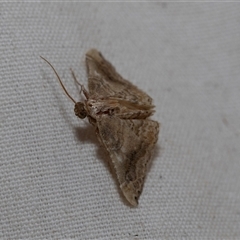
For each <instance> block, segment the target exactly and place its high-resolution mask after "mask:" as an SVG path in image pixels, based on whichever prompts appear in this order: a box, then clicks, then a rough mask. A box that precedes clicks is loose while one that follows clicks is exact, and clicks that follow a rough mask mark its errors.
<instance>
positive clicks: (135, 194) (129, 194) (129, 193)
mask: <svg viewBox="0 0 240 240" xmlns="http://www.w3.org/2000/svg"><path fill="white" fill-rule="evenodd" d="M120 188H121V189H122V192H123V195H124V196H125V198H126V199H127V200H128V202H129V203H130V204H131V205H132V206H134V207H136V206H137V205H138V198H139V196H140V194H141V191H139V190H138V189H136V187H134V185H133V182H129V183H126V182H124V183H123V184H121V186H120Z"/></svg>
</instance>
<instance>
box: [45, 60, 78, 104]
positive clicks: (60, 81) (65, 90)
mask: <svg viewBox="0 0 240 240" xmlns="http://www.w3.org/2000/svg"><path fill="white" fill-rule="evenodd" d="M40 58H42V59H43V60H44V61H45V62H46V63H48V65H49V66H50V67H51V68H52V70H53V71H54V73H55V75H56V76H57V79H58V81H59V83H60V84H61V87H62V88H63V90H64V92H65V93H66V94H67V96H68V97H69V98H70V99H71V100H72V101H73V102H74V103H75V104H76V103H77V102H76V101H75V100H74V99H73V98H72V97H71V95H70V94H69V93H68V91H67V89H66V88H65V87H64V85H63V83H62V80H61V79H60V77H59V75H58V73H57V71H56V70H55V68H54V67H53V65H52V64H51V63H50V62H49V61H48V60H47V59H46V58H44V57H42V56H40Z"/></svg>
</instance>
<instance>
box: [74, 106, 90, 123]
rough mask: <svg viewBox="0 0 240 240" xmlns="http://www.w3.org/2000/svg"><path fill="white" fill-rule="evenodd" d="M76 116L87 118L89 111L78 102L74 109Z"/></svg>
mask: <svg viewBox="0 0 240 240" xmlns="http://www.w3.org/2000/svg"><path fill="white" fill-rule="evenodd" d="M74 112H75V115H76V116H78V117H79V118H81V119H83V118H85V117H86V116H87V111H86V109H85V107H84V104H83V103H82V102H77V103H76V104H75V108H74Z"/></svg>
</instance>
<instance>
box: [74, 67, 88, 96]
mask: <svg viewBox="0 0 240 240" xmlns="http://www.w3.org/2000/svg"><path fill="white" fill-rule="evenodd" d="M70 71H71V73H72V76H73V79H74V81H75V82H76V83H77V84H78V85H80V86H81V91H80V93H81V92H83V94H84V95H85V97H86V98H87V99H88V98H89V94H88V92H87V90H86V89H85V88H84V86H83V85H82V84H81V83H80V82H79V81H78V80H77V77H76V75H75V73H74V71H73V70H72V68H70Z"/></svg>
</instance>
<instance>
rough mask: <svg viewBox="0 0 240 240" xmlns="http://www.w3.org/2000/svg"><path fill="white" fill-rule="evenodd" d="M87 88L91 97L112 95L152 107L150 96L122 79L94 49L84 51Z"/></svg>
mask: <svg viewBox="0 0 240 240" xmlns="http://www.w3.org/2000/svg"><path fill="white" fill-rule="evenodd" d="M86 64H87V71H88V89H89V93H90V96H91V97H94V96H96V97H98V96H102V97H114V98H117V99H121V100H125V101H129V102H132V103H134V104H138V105H146V106H149V107H152V98H151V97H149V96H148V95H147V94H146V93H145V92H143V91H141V90H140V89H138V88H137V87H136V86H134V85H133V84H132V83H130V82H129V81H127V80H125V79H123V78H122V77H121V76H120V74H118V73H117V71H116V70H115V68H114V67H113V66H112V64H111V63H110V62H108V61H107V60H106V59H105V58H104V57H103V56H102V54H101V53H100V52H99V51H97V50H96V49H91V50H89V51H88V52H87V53H86Z"/></svg>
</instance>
